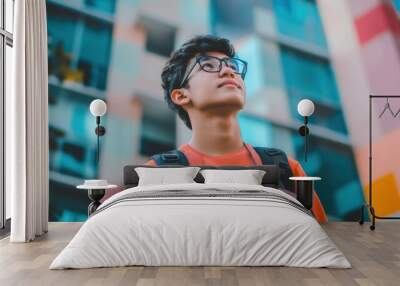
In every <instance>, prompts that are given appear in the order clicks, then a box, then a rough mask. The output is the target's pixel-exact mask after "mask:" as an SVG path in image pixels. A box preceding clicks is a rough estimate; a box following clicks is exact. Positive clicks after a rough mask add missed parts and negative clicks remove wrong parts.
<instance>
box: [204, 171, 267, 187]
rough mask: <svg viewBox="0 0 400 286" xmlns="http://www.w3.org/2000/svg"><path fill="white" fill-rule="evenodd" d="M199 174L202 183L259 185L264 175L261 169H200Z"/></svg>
mask: <svg viewBox="0 0 400 286" xmlns="http://www.w3.org/2000/svg"><path fill="white" fill-rule="evenodd" d="M200 174H201V175H202V176H203V177H204V183H205V184H209V183H226V184H228V183H234V184H246V185H261V182H262V179H263V177H264V175H265V171H263V170H218V169H217V170H216V169H206V170H201V171H200Z"/></svg>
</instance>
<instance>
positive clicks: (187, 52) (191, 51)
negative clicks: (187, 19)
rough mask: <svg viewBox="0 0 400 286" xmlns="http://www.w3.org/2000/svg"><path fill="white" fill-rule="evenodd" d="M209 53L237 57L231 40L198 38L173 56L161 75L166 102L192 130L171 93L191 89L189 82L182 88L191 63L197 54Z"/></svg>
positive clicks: (187, 116) (185, 44) (212, 37)
mask: <svg viewBox="0 0 400 286" xmlns="http://www.w3.org/2000/svg"><path fill="white" fill-rule="evenodd" d="M207 52H220V53H223V54H225V55H226V56H228V57H231V58H232V57H234V56H235V49H234V47H233V45H232V44H231V43H230V42H229V40H227V39H224V38H220V37H216V36H212V35H205V36H197V37H194V38H192V39H191V40H189V41H188V42H186V43H184V44H183V45H182V46H181V48H179V49H178V50H177V51H175V52H174V53H173V54H172V56H171V58H170V59H169V60H168V62H167V63H166V65H165V67H164V69H163V71H162V74H161V80H162V88H163V89H164V99H165V101H166V102H167V103H168V106H169V107H170V108H171V109H172V110H174V111H175V112H177V113H178V115H179V117H180V118H181V119H182V121H183V122H184V123H185V125H186V126H187V127H188V128H190V129H192V125H191V122H190V118H189V115H188V113H187V112H186V111H185V109H183V108H182V107H181V106H179V105H177V104H175V103H174V102H173V101H172V100H171V92H172V90H174V89H177V88H182V87H189V85H188V83H187V81H186V82H185V83H184V85H183V86H181V84H182V81H183V79H184V77H185V74H186V71H187V68H188V64H189V61H190V60H191V59H192V58H193V57H195V56H196V55H197V54H205V53H207Z"/></svg>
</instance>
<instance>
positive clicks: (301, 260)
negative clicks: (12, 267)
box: [50, 183, 351, 269]
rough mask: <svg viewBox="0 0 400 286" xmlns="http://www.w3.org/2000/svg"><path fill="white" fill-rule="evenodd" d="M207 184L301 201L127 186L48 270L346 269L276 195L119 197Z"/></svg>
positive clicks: (323, 238)
mask: <svg viewBox="0 0 400 286" xmlns="http://www.w3.org/2000/svg"><path fill="white" fill-rule="evenodd" d="M210 189H213V190H214V191H215V190H217V191H246V190H258V191H260V190H261V191H265V192H267V193H269V194H272V195H277V196H280V197H282V198H285V199H286V200H290V201H292V202H294V203H296V204H300V203H299V202H297V200H295V199H294V198H292V197H291V196H289V195H287V194H285V193H284V192H282V191H279V190H277V189H273V188H268V187H263V186H255V185H238V184H236V185H234V184H196V183H193V184H175V185H157V186H142V187H135V188H130V189H127V190H125V191H123V192H121V193H118V194H116V195H114V196H112V197H111V198H109V199H108V200H106V201H105V202H104V203H103V204H102V205H101V206H100V207H99V212H98V213H97V214H95V215H93V216H92V217H90V218H89V219H88V220H87V221H86V222H85V223H84V224H83V225H82V227H81V229H80V230H79V231H78V233H77V234H76V235H75V237H74V238H73V239H72V240H71V242H70V243H69V244H68V245H67V246H66V247H65V248H64V250H63V251H62V252H61V253H60V254H59V255H58V256H57V257H56V258H55V259H54V261H53V262H52V264H51V265H50V269H63V268H90V267H112V266H126V265H145V266H189V265H190V266H193V265H199V266H200V265H204V266H206V265H214V266H241V265H247V266H294V267H332V268H350V267H351V266H350V263H349V262H348V261H347V259H346V258H345V257H344V255H343V254H342V252H341V251H340V250H339V249H338V248H337V247H336V245H335V244H334V243H333V242H332V241H331V239H330V238H329V237H328V236H327V235H326V233H325V232H324V230H323V229H322V228H321V226H320V225H319V223H318V222H317V221H316V220H315V219H314V218H313V217H312V216H310V215H308V214H307V213H305V212H303V211H301V210H299V208H296V207H294V206H293V205H290V204H286V203H282V202H281V201H279V200H274V199H272V200H265V199H263V198H251V197H249V198H246V197H243V196H242V197H235V196H232V197H222V198H221V197H188V196H186V197H172V198H147V199H146V198H142V199H133V200H121V198H124V197H129V196H130V195H132V194H133V195H137V194H138V193H137V192H146V191H160V192H163V191H164V192H165V191H168V190H182V191H184V190H191V191H199V192H207V190H210ZM250 193H251V192H250Z"/></svg>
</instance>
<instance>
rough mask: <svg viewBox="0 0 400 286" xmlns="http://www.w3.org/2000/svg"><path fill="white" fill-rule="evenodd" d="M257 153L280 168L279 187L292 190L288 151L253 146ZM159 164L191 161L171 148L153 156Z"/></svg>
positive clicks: (265, 163)
mask: <svg viewBox="0 0 400 286" xmlns="http://www.w3.org/2000/svg"><path fill="white" fill-rule="evenodd" d="M253 148H254V150H255V151H256V152H257V154H258V155H259V156H260V158H261V161H262V163H263V165H277V166H278V167H279V170H280V175H279V188H282V189H286V190H290V189H291V187H290V181H289V177H291V176H293V172H292V169H290V166H289V161H288V158H287V156H286V153H285V152H284V151H282V150H280V149H276V148H267V147H253ZM151 159H153V160H154V161H155V162H156V164H157V166H162V165H183V166H189V161H188V159H187V158H186V155H185V154H184V153H183V152H181V151H179V150H176V149H175V150H171V151H167V152H165V153H162V154H157V155H153V156H151Z"/></svg>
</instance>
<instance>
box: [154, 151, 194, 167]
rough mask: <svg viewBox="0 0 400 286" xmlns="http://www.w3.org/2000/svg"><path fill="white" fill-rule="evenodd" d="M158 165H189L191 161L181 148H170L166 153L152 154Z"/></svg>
mask: <svg viewBox="0 0 400 286" xmlns="http://www.w3.org/2000/svg"><path fill="white" fill-rule="evenodd" d="M151 159H153V160H154V161H155V162H156V164H157V166H162V165H183V166H189V161H188V159H187V158H186V156H185V154H183V152H181V151H179V150H170V151H167V152H165V153H161V154H157V155H153V156H151Z"/></svg>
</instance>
